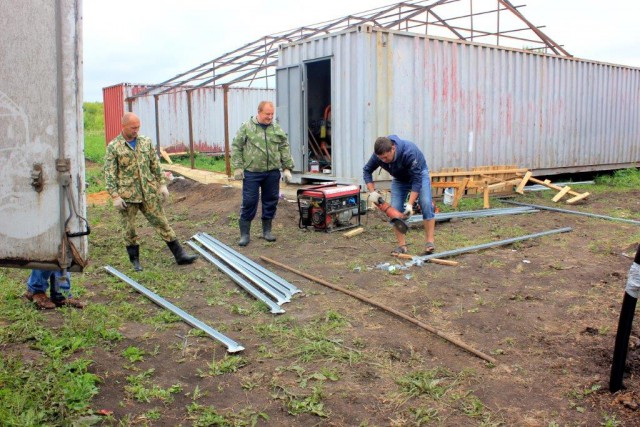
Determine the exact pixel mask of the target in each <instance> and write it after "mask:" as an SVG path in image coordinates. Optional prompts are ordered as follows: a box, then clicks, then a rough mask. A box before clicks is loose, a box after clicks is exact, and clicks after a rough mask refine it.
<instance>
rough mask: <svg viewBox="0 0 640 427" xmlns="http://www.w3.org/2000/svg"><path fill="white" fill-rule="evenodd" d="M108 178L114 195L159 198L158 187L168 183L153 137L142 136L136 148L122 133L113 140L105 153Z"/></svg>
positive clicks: (133, 199) (132, 198)
mask: <svg viewBox="0 0 640 427" xmlns="http://www.w3.org/2000/svg"><path fill="white" fill-rule="evenodd" d="M104 177H105V181H106V187H107V191H108V192H109V195H111V197H116V196H120V197H122V198H123V199H124V201H125V202H133V203H141V202H143V201H147V202H150V201H152V200H153V199H156V200H159V194H158V188H160V186H161V185H163V184H164V183H165V180H164V175H163V173H162V170H161V169H160V160H159V159H158V155H157V154H156V151H155V149H154V148H153V144H152V142H151V138H147V137H146V136H142V135H138V141H137V143H136V149H135V150H133V149H132V148H131V147H130V146H129V144H127V142H126V141H125V139H124V137H123V136H122V135H118V136H117V137H116V138H114V139H113V141H111V142H110V143H109V145H108V146H107V152H106V154H105V156H104Z"/></svg>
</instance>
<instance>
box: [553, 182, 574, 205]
mask: <svg viewBox="0 0 640 427" xmlns="http://www.w3.org/2000/svg"><path fill="white" fill-rule="evenodd" d="M570 190H571V187H569V186H568V185H565V186H564V187H563V188H562V190H560V191H558V194H556V195H555V196H554V197H553V199H551V201H552V202H557V201H558V200H560V199H562V198H563V197H564V196H565V194H567V193H568V192H569V191H570Z"/></svg>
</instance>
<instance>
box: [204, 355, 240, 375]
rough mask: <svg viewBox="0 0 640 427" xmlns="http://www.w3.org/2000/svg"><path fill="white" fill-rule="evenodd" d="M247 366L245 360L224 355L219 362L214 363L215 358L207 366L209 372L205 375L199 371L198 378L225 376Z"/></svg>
mask: <svg viewBox="0 0 640 427" xmlns="http://www.w3.org/2000/svg"><path fill="white" fill-rule="evenodd" d="M247 364H248V361H247V359H245V358H244V357H242V356H229V355H225V356H224V357H223V358H222V359H221V360H219V361H216V359H215V357H214V359H213V360H211V362H210V363H208V364H207V366H208V367H209V370H208V371H207V372H206V373H202V371H200V376H201V377H204V376H212V377H214V376H216V375H222V374H227V373H231V372H237V371H238V369H240V368H242V367H243V366H246V365H247Z"/></svg>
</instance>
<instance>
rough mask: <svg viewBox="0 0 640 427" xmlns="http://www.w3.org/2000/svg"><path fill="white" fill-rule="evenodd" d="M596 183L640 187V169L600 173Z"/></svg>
mask: <svg viewBox="0 0 640 427" xmlns="http://www.w3.org/2000/svg"><path fill="white" fill-rule="evenodd" d="M595 183H596V184H597V185H604V186H609V187H617V188H640V169H637V168H631V169H620V170H617V171H615V172H613V174H606V175H599V176H597V177H596V179H595Z"/></svg>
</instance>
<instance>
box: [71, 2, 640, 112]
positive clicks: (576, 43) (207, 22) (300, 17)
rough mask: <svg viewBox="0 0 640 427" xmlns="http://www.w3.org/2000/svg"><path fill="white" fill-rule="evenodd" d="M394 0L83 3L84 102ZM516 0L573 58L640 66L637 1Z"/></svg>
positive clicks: (169, 75) (639, 14)
mask: <svg viewBox="0 0 640 427" xmlns="http://www.w3.org/2000/svg"><path fill="white" fill-rule="evenodd" d="M486 1H488V0H486ZM394 3H396V2H394V1H389V0H321V1H317V2H308V1H303V0H269V1H265V0H241V1H235V2H234V1H217V0H182V1H177V0H84V1H83V17H84V18H83V55H84V70H83V71H84V100H85V101H88V102H95V101H99V102H101V101H102V88H103V87H106V86H111V85H115V84H118V83H142V84H154V83H160V82H162V81H164V80H168V79H170V78H171V77H173V76H175V75H177V74H179V73H182V72H184V71H187V70H189V69H191V68H194V67H196V66H198V65H200V64H202V63H204V62H207V61H208V60H210V59H213V58H215V57H217V56H220V55H222V54H224V53H226V52H229V51H231V50H234V49H236V48H239V47H241V46H243V45H245V44H247V43H250V42H253V41H254V40H256V39H258V38H260V37H262V36H265V35H268V34H272V33H277V32H280V31H284V30H288V29H293V28H297V27H301V26H303V25H308V24H315V23H319V22H323V21H327V20H331V19H334V18H339V17H342V16H344V15H349V14H353V13H358V12H363V11H366V10H370V9H373V8H377V7H380V6H386V5H390V4H394ZM512 3H513V4H514V5H516V6H518V5H522V4H526V5H527V6H526V7H523V8H521V9H520V11H521V13H522V14H523V15H524V16H525V17H526V18H527V19H528V20H529V21H530V22H531V23H533V24H534V25H537V26H544V28H542V31H544V32H545V33H546V34H547V35H548V36H549V37H550V38H551V39H553V40H554V41H555V42H556V43H559V44H560V45H562V46H563V48H564V49H565V50H567V51H568V52H569V53H570V54H572V55H573V56H575V57H578V58H584V59H591V60H596V61H602V62H610V63H614V64H623V65H630V66H634V67H640V21H639V17H640V2H639V1H636V0H609V1H605V2H603V1H601V0H528V1H526V2H524V1H523V2H518V1H517V0H512ZM465 4H466V2H465ZM474 4H478V5H479V4H480V0H475V1H474Z"/></svg>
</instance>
